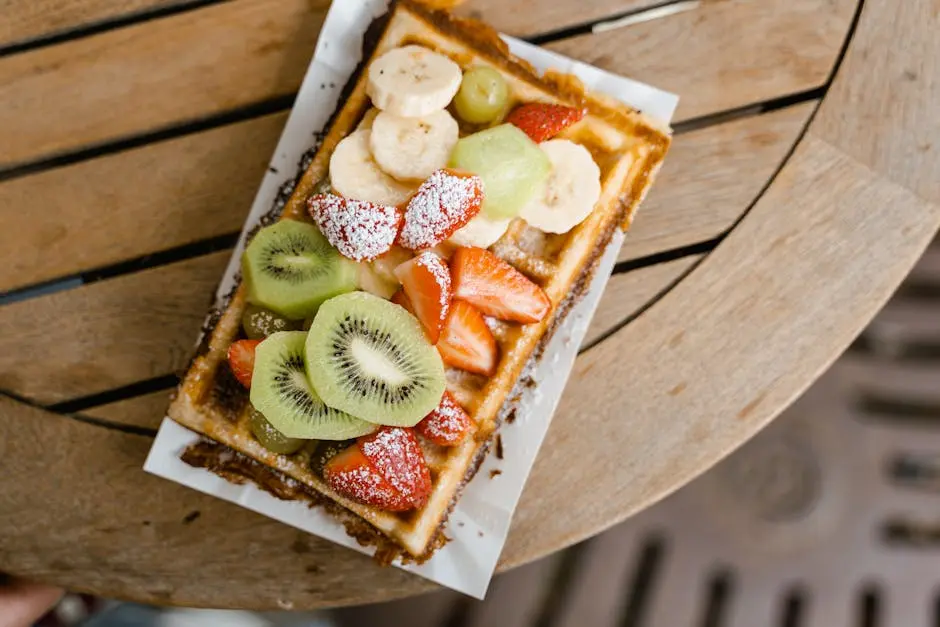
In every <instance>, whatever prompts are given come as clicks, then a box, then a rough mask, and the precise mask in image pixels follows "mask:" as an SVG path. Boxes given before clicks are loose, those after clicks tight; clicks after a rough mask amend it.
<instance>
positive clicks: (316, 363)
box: [265, 292, 444, 427]
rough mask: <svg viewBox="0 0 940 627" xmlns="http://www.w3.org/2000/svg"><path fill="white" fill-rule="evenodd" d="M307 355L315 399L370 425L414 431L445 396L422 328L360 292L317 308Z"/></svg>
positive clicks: (394, 308)
mask: <svg viewBox="0 0 940 627" xmlns="http://www.w3.org/2000/svg"><path fill="white" fill-rule="evenodd" d="M306 355H307V371H308V373H309V375H310V381H311V382H312V383H313V386H314V388H315V389H316V391H317V393H318V394H319V395H320V397H322V398H323V400H324V401H325V402H326V403H327V404H328V405H329V406H330V407H336V408H337V409H340V410H342V411H345V412H349V413H350V414H352V415H353V416H356V417H357V418H361V419H362V420H368V421H369V422H374V423H378V424H385V425H393V426H406V427H410V426H413V425H415V424H417V422H418V421H419V420H421V419H422V418H424V416H426V415H427V413H428V412H429V411H431V410H432V409H434V407H436V406H437V403H438V401H439V400H440V398H441V394H443V393H444V367H443V364H441V358H440V356H439V355H438V354H437V351H435V350H434V347H433V346H431V344H430V343H428V341H427V338H425V336H424V330H423V329H422V328H421V324H420V323H419V322H418V321H417V320H416V319H415V317H414V316H412V315H411V314H409V313H408V312H407V311H405V310H403V309H402V308H401V307H398V306H396V305H395V304H393V303H390V302H389V301H387V300H383V299H381V298H379V297H378V296H373V295H372V294H367V293H365V292H354V293H352V294H344V295H342V296H338V297H336V298H334V299H332V300H329V301H327V302H325V303H323V306H321V307H320V310H319V311H318V312H317V315H316V318H314V320H313V323H312V324H311V325H310V333H309V334H308V336H307V348H306ZM265 415H267V414H265Z"/></svg>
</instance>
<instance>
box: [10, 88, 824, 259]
mask: <svg viewBox="0 0 940 627" xmlns="http://www.w3.org/2000/svg"><path fill="white" fill-rule="evenodd" d="M815 107H816V101H810V102H806V103H803V104H800V105H796V106H793V107H787V108H785V109H781V110H779V111H774V112H771V113H766V114H763V115H760V116H752V117H748V118H744V119H741V120H737V121H734V122H728V123H726V124H719V125H717V126H711V127H708V128H704V129H701V130H697V131H693V132H691V133H686V134H684V135H679V136H678V137H676V138H675V141H674V142H673V145H672V147H671V148H670V150H669V158H668V159H667V160H666V163H665V165H664V166H663V171H662V173H661V175H660V176H659V177H658V179H657V181H656V185H655V186H654V187H653V189H652V190H651V191H650V194H649V198H647V200H646V201H645V202H644V203H643V206H642V208H641V209H640V212H639V215H638V216H637V219H636V221H635V222H634V224H633V227H632V228H631V229H630V234H629V236H628V237H627V241H626V243H625V244H624V246H623V249H622V250H621V251H620V258H619V260H620V261H628V260H630V259H637V258H640V257H645V256H647V255H652V254H655V253H658V252H661V251H664V250H670V249H673V248H680V247H682V246H688V245H690V244H695V243H698V242H703V241H707V240H710V239H712V238H714V237H716V236H718V235H720V234H722V233H724V232H725V231H727V230H728V228H729V227H730V226H731V225H732V224H733V223H734V221H735V220H737V219H738V217H740V215H741V213H742V212H744V211H745V210H746V209H747V208H748V207H749V206H750V205H751V203H753V202H754V200H755V199H756V198H757V196H758V194H760V191H761V190H762V189H763V188H764V186H765V185H766V184H767V183H768V181H769V180H770V179H771V177H773V175H774V172H776V170H777V169H778V168H779V167H780V165H781V163H782V162H783V160H784V158H785V157H786V155H787V153H788V152H789V151H790V149H791V148H792V147H793V143H794V142H795V141H796V140H797V138H798V137H799V135H800V133H802V132H803V129H804V127H805V126H806V123H807V122H808V121H809V118H810V116H811V115H812V112H813V110H814V109H815ZM0 193H2V188H0Z"/></svg>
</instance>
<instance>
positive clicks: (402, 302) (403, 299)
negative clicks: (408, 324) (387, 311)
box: [392, 289, 418, 318]
mask: <svg viewBox="0 0 940 627" xmlns="http://www.w3.org/2000/svg"><path fill="white" fill-rule="evenodd" d="M392 302H393V303H395V304H396V305H398V306H400V307H404V308H405V309H406V310H408V313H410V314H411V315H412V316H414V317H416V318H417V317H418V316H417V314H416V313H415V308H414V305H412V304H411V301H410V300H408V297H407V296H405V290H401V289H400V290H398V291H397V292H395V293H394V294H392Z"/></svg>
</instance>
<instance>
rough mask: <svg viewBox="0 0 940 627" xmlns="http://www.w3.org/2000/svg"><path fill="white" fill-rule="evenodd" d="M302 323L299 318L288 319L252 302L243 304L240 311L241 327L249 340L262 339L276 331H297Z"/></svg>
mask: <svg viewBox="0 0 940 627" xmlns="http://www.w3.org/2000/svg"><path fill="white" fill-rule="evenodd" d="M301 324H303V323H302V322H301V321H299V320H288V319H287V318H285V317H284V316H279V315H278V314H276V313H274V312H273V311H271V310H270V309H265V308H264V307H259V306H258V305H254V304H252V303H248V304H247V305H245V311H244V312H243V313H242V328H243V329H244V330H245V335H247V336H248V339H250V340H262V339H264V338H266V337H267V336H269V335H271V334H272V333H277V332H278V331H298V330H300V326H301Z"/></svg>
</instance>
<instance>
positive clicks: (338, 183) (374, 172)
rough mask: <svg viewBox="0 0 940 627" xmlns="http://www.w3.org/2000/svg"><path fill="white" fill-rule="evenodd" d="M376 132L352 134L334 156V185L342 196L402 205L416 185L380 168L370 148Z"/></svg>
mask: <svg viewBox="0 0 940 627" xmlns="http://www.w3.org/2000/svg"><path fill="white" fill-rule="evenodd" d="M371 137H372V131H371V130H368V129H364V130H361V131H356V132H354V133H352V134H351V135H348V136H347V137H346V138H345V139H343V141H341V142H340V143H339V144H337V145H336V149H335V150H334V151H333V155H332V156H331V157H330V184H331V185H332V186H333V189H334V190H335V191H336V192H338V193H339V194H340V195H341V196H345V197H346V198H355V199H356V200H365V201H368V202H374V203H376V204H379V205H393V206H394V205H400V204H402V203H403V202H405V201H406V200H408V198H409V196H411V194H412V193H413V192H414V190H415V186H414V185H409V184H406V183H402V182H400V181H398V180H397V179H395V178H393V177H391V176H389V175H388V174H386V173H385V172H383V171H382V169H381V168H379V165H378V164H377V163H376V162H375V159H373V158H372V152H371V149H370V148H369V143H370V141H371Z"/></svg>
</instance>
